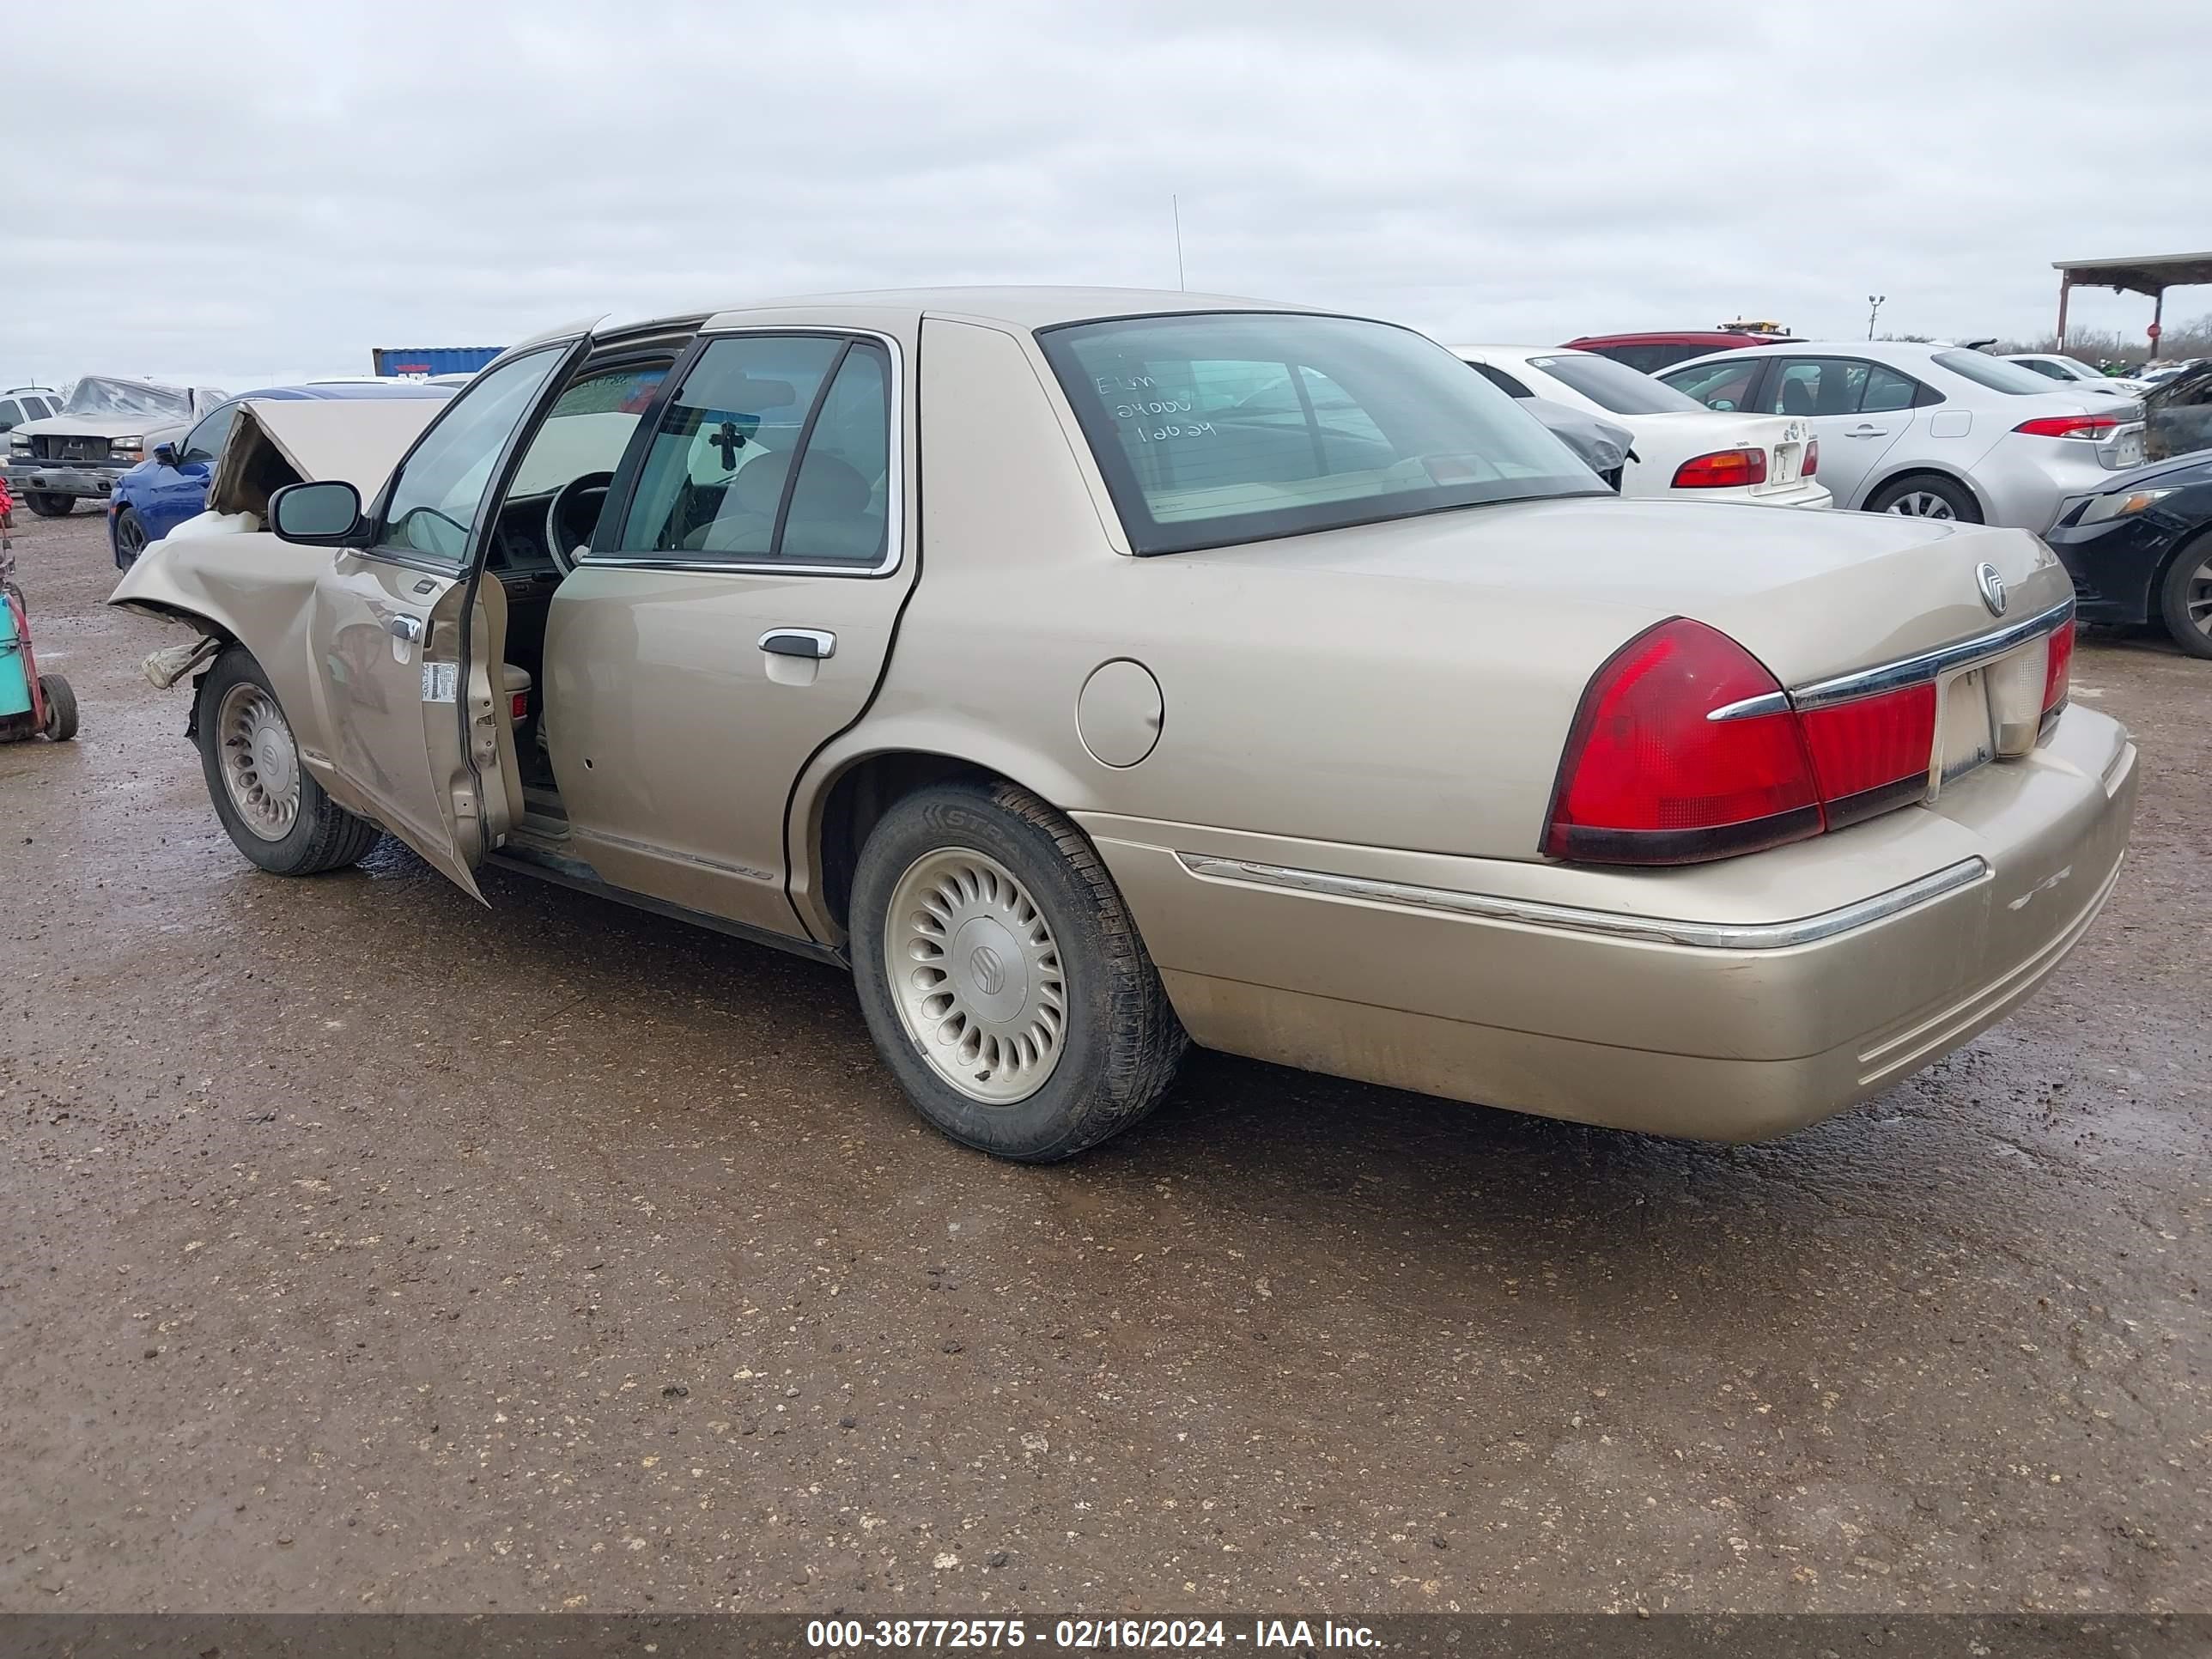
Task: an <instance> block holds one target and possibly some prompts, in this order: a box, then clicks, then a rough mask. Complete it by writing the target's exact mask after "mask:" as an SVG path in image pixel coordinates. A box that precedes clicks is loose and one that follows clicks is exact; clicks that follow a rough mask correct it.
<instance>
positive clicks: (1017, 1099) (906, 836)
mask: <svg viewBox="0 0 2212 1659" xmlns="http://www.w3.org/2000/svg"><path fill="white" fill-rule="evenodd" d="M852 936H853V972H854V981H855V983H856V985H857V986H858V987H859V991H860V1008H861V1012H863V1013H864V1014H865V1015H866V1018H867V1021H868V1029H869V1031H870V1033H871V1035H872V1036H874V1038H875V1040H876V1047H877V1048H878V1050H879V1051H880V1052H881V1053H882V1054H883V1056H884V1061H885V1063H886V1064H887V1065H889V1066H890V1069H891V1071H892V1073H893V1074H894V1075H895V1076H896V1078H897V1079H898V1080H899V1083H900V1085H902V1087H903V1088H904V1089H905V1091H906V1093H907V1097H908V1099H909V1100H911V1101H912V1102H913V1103H914V1104H915V1107H916V1108H917V1109H919V1110H920V1111H921V1115H923V1116H924V1117H926V1118H927V1119H928V1120H929V1121H930V1122H931V1123H933V1124H934V1125H935V1126H936V1127H938V1128H939V1129H941V1130H943V1131H944V1132H945V1133H946V1134H948V1135H950V1136H951V1138H952V1139H955V1140H957V1141H961V1142H963V1143H964V1144H966V1145H968V1146H974V1147H977V1148H980V1149H981V1150H982V1151H984V1152H994V1153H996V1154H997V1155H998V1156H1000V1157H1001V1158H1018V1159H1021V1160H1023V1161H1024V1162H1030V1163H1047V1162H1049V1161H1051V1160H1053V1159H1055V1158H1066V1157H1069V1156H1071V1155H1073V1154H1074V1153H1076V1152H1082V1151H1083V1150H1084V1149H1085V1148H1086V1147H1089V1146H1097V1144H1098V1143H1099V1142H1100V1141H1102V1140H1104V1139H1107V1138H1108V1137H1109V1136H1111V1135H1115V1134H1118V1133H1120V1132H1121V1130H1123V1129H1125V1128H1127V1127H1129V1125H1131V1124H1132V1123H1134V1122H1135V1121H1137V1120H1138V1119H1139V1118H1140V1117H1142V1116H1144V1115H1145V1114H1146V1113H1147V1112H1149V1111H1151V1110H1152V1108H1153V1107H1154V1106H1155V1105H1157V1104H1158V1103H1159V1099H1160V1097H1161V1096H1162V1095H1163V1094H1164V1093H1165V1092H1166V1090H1167V1086H1168V1084H1169V1083H1170V1080H1171V1079H1173V1078H1174V1076H1175V1069H1176V1061H1177V1060H1179V1059H1180V1058H1181V1057H1182V1050H1183V1046H1184V1043H1185V1042H1186V1041H1187V1039H1186V1038H1185V1036H1184V1035H1183V1030H1182V1023H1181V1022H1180V1021H1178V1020H1177V1019H1176V1016H1175V1011H1174V1009H1173V1008H1171V1007H1170V1006H1169V1004H1168V1000H1167V994H1166V992H1165V991H1164V990H1163V989H1162V988H1161V987H1160V979H1159V975H1158V973H1157V972H1156V971H1155V970H1154V969H1153V967H1152V958H1151V957H1149V956H1147V955H1146V952H1145V946H1144V942H1143V941H1142V940H1141V939H1139V938H1138V937H1137V931H1136V927H1135V926H1134V924H1133V922H1132V921H1131V920H1130V918H1129V914H1128V911H1127V908H1125V907H1124V906H1123V904H1122V902H1121V894H1120V892H1119V891H1118V890H1116V889H1115V885H1114V882H1113V878H1111V877H1110V876H1109V875H1108V874H1107V872H1106V868H1105V866H1103V864H1101V863H1100V862H1099V861H1098V855H1097V853H1095V852H1094V851H1093V850H1092V849H1091V845H1090V843H1089V842H1086V841H1085V839H1084V838H1083V836H1082V834H1081V833H1080V832H1079V830H1077V829H1076V828H1075V826H1074V825H1073V824H1071V823H1068V822H1067V820H1066V819H1065V818H1063V817H1060V814H1058V813H1057V812H1055V811H1053V810H1052V809H1051V808H1050V807H1048V806H1047V805H1045V804H1044V803H1043V802H1042V801H1041V800H1039V799H1036V796H1034V795H1032V794H1030V793H1028V792H1027V791H1026V790H1024V789H1020V788H1018V787H1015V786H1014V785H1012V784H1007V783H1001V784H997V785H991V784H983V783H967V784H942V785H939V786H936V787H932V788H928V789H924V790H921V791H919V792H917V793H915V794H912V795H908V797H906V798H905V799H903V800H901V801H900V802H898V803H897V804H896V805H895V806H893V807H892V808H891V810H890V811H889V812H888V813H886V814H885V815H884V819H883V821H882V822H881V823H878V825H877V826H876V828H875V829H874V830H873V831H872V833H871V834H870V836H868V841H867V844H866V847H864V848H862V849H861V853H860V864H859V867H858V868H857V869H856V870H855V872H854V878H853V896H852Z"/></svg>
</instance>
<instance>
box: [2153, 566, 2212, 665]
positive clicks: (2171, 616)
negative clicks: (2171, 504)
mask: <svg viewBox="0 0 2212 1659" xmlns="http://www.w3.org/2000/svg"><path fill="white" fill-rule="evenodd" d="M2192 599H2194V601H2195V602H2196V603H2197V605H2204V604H2205V603H2206V602H2207V601H2208V600H2212V536H2199V537H2198V538H2197V539H2196V540H2195V541H2193V542H2191V543H2190V544H2189V545H2188V546H2186V547H2185V548H2183V549H2182V550H2181V551H2180V552H2179V553H2177V554H2175V555H2174V557H2173V562H2172V564H2171V565H2169V566H2167V567H2166V579H2165V580H2163V581H2161V582H2160V583H2159V585H2158V608H2159V616H2160V620H2162V621H2163V622H2164V623H2166V632H2167V633H2168V634H2170V635H2172V637H2173V642H2174V643H2175V644H2176V645H2178V646H2179V647H2181V648H2182V649H2183V650H2184V651H2186V652H2187V653H2189V654H2190V655H2191V656H2192V657H2212V613H2207V614H2205V615H2203V616H2201V617H2192V616H2191V615H2190V611H2189V607H2190V604H2191V600H2192Z"/></svg>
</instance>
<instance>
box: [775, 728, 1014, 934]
mask: <svg viewBox="0 0 2212 1659" xmlns="http://www.w3.org/2000/svg"><path fill="white" fill-rule="evenodd" d="M960 780H972V781H976V782H981V783H1011V782H1012V781H1014V780H1012V779H1011V778H1007V777H1006V776H1004V775H1002V774H1000V773H998V772H994V771H993V770H991V769H990V768H989V767H987V766H977V765H975V763H972V762H969V761H961V760H955V759H953V758H952V757H951V756H949V755H930V754H922V753H919V752H915V751H913V750H902V751H898V752H896V753H891V754H884V755H871V756H869V757H867V758H866V760H864V761H861V762H860V763H859V764H858V765H856V766H854V767H853V768H851V769H849V770H848V771H846V772H845V773H843V774H842V775H840V776H839V777H838V779H837V781H836V782H835V783H833V784H831V785H830V786H829V799H827V800H826V801H824V802H823V806H822V819H821V828H820V829H819V831H818V832H817V835H818V839H817V843H816V848H815V851H816V857H815V864H814V867H815V869H816V871H817V873H818V876H819V880H820V891H821V894H822V902H823V904H824V905H825V906H827V907H828V908H829V914H830V915H832V916H834V917H835V918H836V921H837V925H838V926H839V927H846V926H848V908H849V907H850V904H851V902H852V896H853V872H854V869H855V868H857V867H858V866H859V864H860V848H863V847H865V846H866V844H867V841H868V832H869V831H870V830H872V829H874V828H875V827H876V825H877V824H878V823H880V822H882V820H883V816H884V813H886V812H888V811H890V809H891V808H892V806H894V805H896V804H897V803H898V802H899V801H900V800H902V799H904V798H905V797H906V796H908V795H910V794H912V793H914V792H915V790H917V789H927V788H928V787H930V786H931V785H932V784H938V783H951V782H954V781H960Z"/></svg>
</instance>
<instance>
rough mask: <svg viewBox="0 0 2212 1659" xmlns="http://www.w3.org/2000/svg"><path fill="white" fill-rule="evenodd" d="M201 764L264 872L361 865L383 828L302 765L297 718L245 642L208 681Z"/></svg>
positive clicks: (218, 804) (219, 809)
mask: <svg viewBox="0 0 2212 1659" xmlns="http://www.w3.org/2000/svg"><path fill="white" fill-rule="evenodd" d="M197 722H198V726H199V742H200V769H201V770H202V771H204V773H205V774H206V775H207V786H208V794H209V795H210V798H211V799H213V800H214V802H215V811H216V817H219V818H221V819H222V827H223V828H224V829H227V830H228V831H229V833H230V839H231V842H232V843H233V844H234V846H235V847H236V848H238V850H239V851H240V852H241V853H243V854H246V857H247V858H249V859H251V860H252V861H253V862H254V863H256V864H258V865H259V866H261V867H262V868H263V869H264V870H268V871H270V872H274V873H275V874H276V875H280V876H312V875H315V874H318V873H319V872H322V871H325V870H336V869H339V868H342V867H343V866H347V865H349V864H357V863H359V862H360V861H361V859H362V855H363V854H366V853H367V852H368V849H369V848H372V847H374V846H375V845H376V841H377V836H378V835H379V833H380V831H379V830H378V829H377V827H376V826H375V825H374V824H373V823H369V822H368V820H367V819H365V818H358V817H355V816H354V815H353V814H352V813H350V812H349V811H346V810H345V809H344V808H343V807H342V806H340V805H337V803H336V802H335V801H333V800H332V799H331V798H330V797H329V796H328V795H326V794H325V793H323V789H322V786H321V785H320V784H319V783H317V782H316V781H314V779H313V778H312V777H310V776H309V775H307V769H305V768H304V767H302V766H301V764H300V745H299V744H298V742H297V740H296V739H295V738H294V737H293V736H292V726H291V723H290V722H289V720H286V719H285V718H284V711H283V709H282V708H279V707H277V703H276V692H275V691H273V690H270V685H269V678H268V676H267V675H265V674H264V673H263V672H262V671H261V665H260V664H259V663H258V662H256V661H255V660H254V659H253V654H252V653H251V652H249V651H248V650H246V647H244V646H240V645H234V646H231V647H228V649H227V650H225V651H224V652H223V653H222V655H221V656H219V657H217V658H216V659H215V665H214V666H213V667H211V668H210V669H209V670H208V671H207V674H206V677H205V678H203V679H202V680H201V682H200V693H199V707H198V710H197Z"/></svg>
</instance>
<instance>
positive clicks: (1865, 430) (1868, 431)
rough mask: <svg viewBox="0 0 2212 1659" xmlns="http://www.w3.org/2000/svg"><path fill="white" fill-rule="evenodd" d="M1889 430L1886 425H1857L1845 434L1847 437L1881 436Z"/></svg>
mask: <svg viewBox="0 0 2212 1659" xmlns="http://www.w3.org/2000/svg"><path fill="white" fill-rule="evenodd" d="M1888 430H1889V428H1887V427H1886V426H1855V427H1853V428H1851V429H1850V431H1849V432H1846V433H1845V434H1844V436H1845V437H1846V438H1879V437H1881V436H1882V435H1885V434H1886V433H1887V432H1888Z"/></svg>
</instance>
